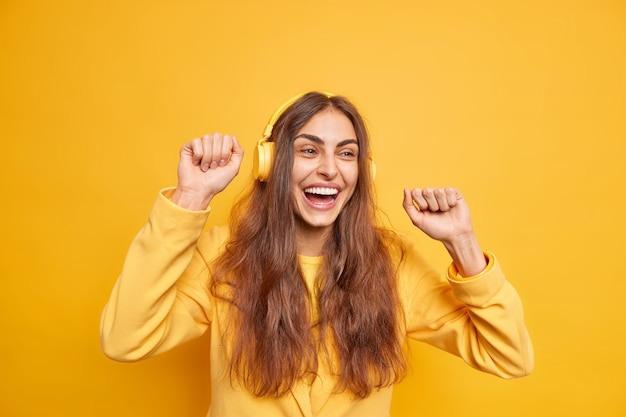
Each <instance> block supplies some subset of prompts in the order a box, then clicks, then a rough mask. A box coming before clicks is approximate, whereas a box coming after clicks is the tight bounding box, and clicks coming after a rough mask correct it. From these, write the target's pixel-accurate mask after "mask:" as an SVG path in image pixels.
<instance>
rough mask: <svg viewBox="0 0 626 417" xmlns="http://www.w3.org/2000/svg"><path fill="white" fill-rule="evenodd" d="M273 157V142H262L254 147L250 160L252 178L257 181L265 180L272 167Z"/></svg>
mask: <svg viewBox="0 0 626 417" xmlns="http://www.w3.org/2000/svg"><path fill="white" fill-rule="evenodd" d="M273 157H274V142H263V143H260V144H258V145H257V146H256V148H255V149H254V158H253V160H252V172H253V174H254V178H256V179H257V180H259V181H262V182H266V181H267V179H268V178H269V176H270V170H271V168H272V159H273Z"/></svg>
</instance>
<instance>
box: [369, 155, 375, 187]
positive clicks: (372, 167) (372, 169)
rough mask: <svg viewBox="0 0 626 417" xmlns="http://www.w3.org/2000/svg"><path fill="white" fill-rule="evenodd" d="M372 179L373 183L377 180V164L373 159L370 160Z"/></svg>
mask: <svg viewBox="0 0 626 417" xmlns="http://www.w3.org/2000/svg"><path fill="white" fill-rule="evenodd" d="M370 177H371V178H372V182H373V181H374V180H375V179H376V164H375V163H374V160H373V159H370Z"/></svg>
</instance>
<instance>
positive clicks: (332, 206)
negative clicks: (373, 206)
mask: <svg viewBox="0 0 626 417" xmlns="http://www.w3.org/2000/svg"><path fill="white" fill-rule="evenodd" d="M293 147H294V160H293V168H292V197H293V199H294V202H295V211H296V217H297V219H298V226H297V227H298V229H297V231H298V237H299V240H300V242H301V243H302V244H303V245H306V244H307V243H306V242H307V239H309V238H310V239H313V240H315V239H317V240H318V241H319V239H323V238H324V237H325V236H327V234H328V232H329V231H330V230H331V228H332V225H333V224H334V222H335V220H336V219H337V216H339V213H340V212H341V210H342V209H343V207H344V206H345V205H346V203H347V202H348V200H349V199H350V197H351V196H352V194H353V193H354V189H355V187H356V183H357V180H358V177H359V165H358V155H359V143H358V141H357V135H356V133H355V130H354V126H353V125H352V123H351V122H350V120H349V119H348V118H347V117H346V116H345V115H344V114H343V113H342V112H340V111H337V110H332V109H326V110H323V111H321V112H319V113H317V114H315V115H314V116H313V117H312V118H311V119H310V120H309V121H308V122H307V123H306V124H304V125H303V126H302V128H301V129H300V130H299V131H298V132H297V134H296V138H295V140H294V142H293ZM300 249H301V250H303V249H304V248H300Z"/></svg>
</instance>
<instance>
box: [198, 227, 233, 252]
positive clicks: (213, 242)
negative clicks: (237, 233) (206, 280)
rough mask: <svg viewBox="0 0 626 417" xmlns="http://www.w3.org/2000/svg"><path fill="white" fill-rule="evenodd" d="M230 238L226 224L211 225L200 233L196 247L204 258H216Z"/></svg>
mask: <svg viewBox="0 0 626 417" xmlns="http://www.w3.org/2000/svg"><path fill="white" fill-rule="evenodd" d="M229 238H230V227H228V226H226V225H221V226H211V227H209V228H208V229H207V230H205V231H204V233H202V235H201V236H200V239H199V240H198V244H197V248H198V251H199V252H200V254H201V255H202V257H203V258H205V260H207V261H210V260H212V259H214V258H216V257H217V256H218V255H219V254H220V253H221V252H222V251H223V250H224V247H225V245H226V243H227V242H228V239H229Z"/></svg>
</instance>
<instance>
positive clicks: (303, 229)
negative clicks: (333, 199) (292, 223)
mask: <svg viewBox="0 0 626 417" xmlns="http://www.w3.org/2000/svg"><path fill="white" fill-rule="evenodd" d="M331 230H332V227H324V228H322V227H310V226H307V225H303V224H298V225H297V230H296V242H297V244H298V253H299V254H300V255H305V256H321V255H322V250H323V249H324V244H325V243H326V239H327V238H328V235H329V234H330V232H331Z"/></svg>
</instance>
